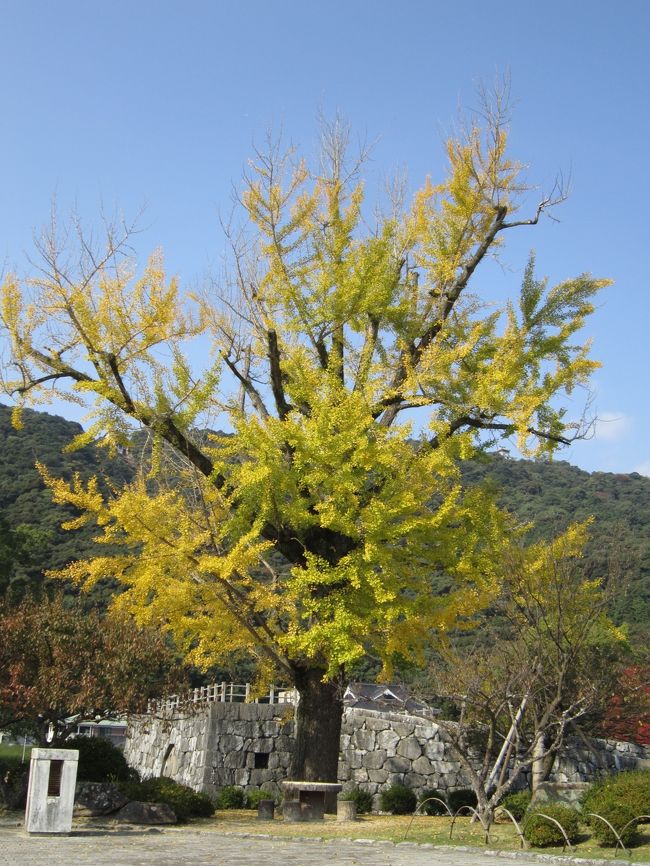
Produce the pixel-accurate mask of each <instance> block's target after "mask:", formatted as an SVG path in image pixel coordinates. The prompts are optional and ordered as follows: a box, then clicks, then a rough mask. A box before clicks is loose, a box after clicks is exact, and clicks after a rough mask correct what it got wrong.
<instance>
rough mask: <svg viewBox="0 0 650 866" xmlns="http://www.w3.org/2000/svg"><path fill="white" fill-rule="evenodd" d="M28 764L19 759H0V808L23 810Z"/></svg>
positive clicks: (25, 797) (25, 798)
mask: <svg viewBox="0 0 650 866" xmlns="http://www.w3.org/2000/svg"><path fill="white" fill-rule="evenodd" d="M28 777H29V763H25V764H23V763H22V761H21V759H20V758H19V757H6V758H0V808H4V809H24V808H25V803H26V800H27V779H28Z"/></svg>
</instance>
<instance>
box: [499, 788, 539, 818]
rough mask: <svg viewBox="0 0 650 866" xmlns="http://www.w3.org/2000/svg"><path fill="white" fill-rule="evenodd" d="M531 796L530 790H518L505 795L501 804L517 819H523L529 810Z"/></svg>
mask: <svg viewBox="0 0 650 866" xmlns="http://www.w3.org/2000/svg"><path fill="white" fill-rule="evenodd" d="M531 798H532V794H531V793H530V791H516V792H515V793H514V794H508V796H507V797H504V798H503V800H502V801H501V803H500V804H499V805H501V806H503V807H504V808H506V809H507V810H508V811H509V812H510V813H511V815H512V817H513V818H514V819H515V821H521V820H522V818H523V817H524V815H525V814H526V812H527V811H528V807H529V806H530V801H531Z"/></svg>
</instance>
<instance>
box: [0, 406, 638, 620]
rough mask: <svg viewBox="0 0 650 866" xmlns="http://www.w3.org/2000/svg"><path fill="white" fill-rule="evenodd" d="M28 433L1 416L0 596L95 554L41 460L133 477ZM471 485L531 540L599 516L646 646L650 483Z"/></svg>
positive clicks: (476, 465) (489, 475) (488, 465)
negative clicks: (52, 490)
mask: <svg viewBox="0 0 650 866" xmlns="http://www.w3.org/2000/svg"><path fill="white" fill-rule="evenodd" d="M24 422H25V426H24V429H22V430H15V429H14V428H13V427H12V426H11V410H10V409H9V408H7V407H6V406H0V437H1V441H2V444H3V447H2V449H0V588H2V587H3V586H6V584H7V583H8V582H9V579H10V578H11V580H12V582H13V583H14V584H15V585H16V586H18V585H19V584H23V585H26V584H31V585H33V586H37V585H40V584H41V582H42V576H41V575H42V571H43V569H46V568H58V567H60V566H62V565H64V564H65V563H66V562H68V561H70V560H71V559H75V558H79V557H81V556H84V555H86V554H87V553H88V552H89V551H90V549H91V548H92V536H93V531H92V529H82V530H78V531H75V532H66V531H64V530H62V529H61V528H60V524H61V521H62V520H65V519H67V518H68V517H70V516H71V512H70V511H69V510H66V509H63V508H61V507H60V506H55V505H54V504H53V503H52V501H51V498H50V495H49V492H48V491H47V490H46V489H45V486H44V485H43V482H42V481H41V478H40V476H39V474H38V472H37V471H36V469H35V468H34V463H35V461H36V460H39V461H41V462H42V463H44V464H45V465H46V466H48V468H49V469H50V470H51V472H52V474H54V475H61V476H63V477H70V476H71V475H72V474H73V473H74V472H79V473H80V474H81V475H82V477H86V478H87V477H88V476H89V475H93V474H94V475H99V476H100V477H104V478H106V479H109V480H113V481H115V482H116V483H118V484H119V483H121V482H123V481H124V480H127V479H128V478H130V477H131V476H132V474H133V466H132V463H131V461H130V460H129V459H128V458H125V457H117V458H115V459H110V458H109V457H108V456H107V454H106V452H105V451H104V450H103V449H98V448H93V447H90V446H89V447H86V448H83V449H82V450H80V451H75V452H72V453H64V452H63V449H64V447H65V446H66V445H67V444H68V443H69V442H70V440H71V439H72V438H73V437H74V436H75V435H77V434H78V433H79V431H80V427H79V425H78V424H75V423H73V422H70V421H66V420H65V419H63V418H60V417H58V416H55V415H49V414H47V413H44V412H33V411H26V412H25V415H24ZM464 474H465V477H466V479H467V482H468V483H472V484H474V483H485V484H489V485H491V486H492V487H493V488H494V490H495V491H497V493H498V496H499V499H500V502H501V504H502V505H504V506H505V507H506V508H508V509H510V510H511V511H513V512H514V513H515V514H516V515H517V516H518V517H519V518H520V519H521V521H522V522H531V523H533V524H534V525H533V528H532V529H531V536H533V537H538V536H540V535H550V534H552V533H553V532H557V531H559V530H560V529H561V528H563V527H564V526H566V524H567V523H568V522H570V521H572V520H582V519H584V518H586V517H588V516H589V515H593V516H594V524H593V530H592V539H591V542H590V545H589V548H588V550H587V554H586V556H587V563H588V567H589V570H590V571H591V572H592V573H593V574H594V575H596V574H598V575H603V574H607V573H608V572H611V573H612V574H614V575H616V573H618V572H622V574H623V578H624V579H623V581H622V585H621V588H620V590H619V591H618V592H617V596H616V600H615V602H614V609H613V614H614V616H615V618H616V619H617V620H618V621H627V622H629V623H630V625H631V626H632V628H633V631H634V632H636V634H637V635H638V636H639V637H641V636H643V637H647V635H648V634H649V633H650V479H648V478H645V477H643V476H641V475H638V474H636V473H631V474H617V475H615V474H611V473H603V472H595V473H592V474H590V473H588V472H583V471H582V470H580V469H577V468H576V467H574V466H570V465H569V464H568V463H565V462H562V461H558V462H556V463H539V462H531V461H527V460H511V459H508V458H506V457H493V458H489V459H488V458H486V459H485V460H484V461H482V462H476V461H472V462H471V463H469V464H467V465H466V466H465V467H464Z"/></svg>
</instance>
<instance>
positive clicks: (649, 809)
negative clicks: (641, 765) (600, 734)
mask: <svg viewBox="0 0 650 866" xmlns="http://www.w3.org/2000/svg"><path fill="white" fill-rule="evenodd" d="M611 801H616V802H618V803H621V804H624V805H625V806H627V807H628V808H629V809H631V811H632V812H633V813H634V817H639V816H640V815H650V770H630V771H628V772H625V773H615V774H613V775H611V776H605V777H604V778H602V779H600V780H599V781H598V782H595V783H594V784H593V785H592V786H591V787H590V788H589V789H588V790H587V793H586V794H585V795H584V797H583V798H582V808H583V810H584V811H585V812H597V813H599V814H600V812H601V810H602V809H603V808H606V807H607V806H608V805H609V803H610V802H611ZM590 823H591V822H590ZM598 823H602V822H598ZM640 823H645V822H640Z"/></svg>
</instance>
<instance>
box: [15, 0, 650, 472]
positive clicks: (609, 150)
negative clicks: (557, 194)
mask: <svg viewBox="0 0 650 866" xmlns="http://www.w3.org/2000/svg"><path fill="white" fill-rule="evenodd" d="M0 14H1V18H0V25H1V26H0V32H1V33H2V36H3V39H2V42H3V48H2V61H1V62H2V67H3V69H2V75H1V76H0V105H1V106H2V115H1V116H2V134H1V136H0V190H1V197H0V263H2V265H3V267H4V269H5V270H6V269H12V270H13V269H15V270H17V271H18V272H19V273H22V272H24V271H25V269H26V265H25V253H27V252H29V250H30V246H31V238H32V233H33V230H34V229H35V228H38V227H39V226H41V225H43V224H44V223H45V221H46V220H47V217H48V214H49V211H50V206H51V202H52V198H53V196H56V199H57V207H58V209H59V211H60V212H62V213H65V212H66V211H67V210H69V209H70V207H72V206H73V205H74V206H75V207H76V208H77V209H78V211H79V212H80V213H81V214H82V216H84V217H85V218H86V219H87V220H88V221H89V222H90V223H92V222H93V221H95V219H96V214H97V213H98V211H99V208H100V206H101V205H102V204H103V206H104V208H105V209H106V210H108V211H111V210H113V209H118V210H119V211H121V212H123V213H124V214H125V215H127V216H132V215H134V214H135V213H137V212H138V211H139V210H140V209H141V208H142V207H143V206H145V208H146V210H145V213H144V216H143V217H142V219H141V226H142V228H143V230H142V232H141V233H140V234H139V235H138V236H137V240H136V246H137V250H138V253H139V254H140V255H141V256H142V258H144V257H146V255H147V254H148V253H149V252H150V251H151V250H152V249H154V248H155V247H158V246H162V247H163V249H164V251H165V256H166V260H167V263H168V266H169V268H170V269H171V270H172V271H174V272H176V273H178V274H179V275H180V277H181V279H182V280H183V282H185V283H186V284H197V283H199V282H200V281H201V280H202V279H204V278H205V275H206V274H208V273H209V272H210V271H213V272H214V271H215V270H216V268H217V266H218V263H219V260H220V257H221V255H222V253H223V250H224V243H223V239H222V237H221V236H220V231H219V222H218V215H219V212H220V211H221V212H222V213H223V212H227V211H228V208H229V201H230V196H231V190H232V186H233V184H235V185H237V183H238V180H239V178H240V176H241V172H242V168H243V166H244V165H245V162H246V159H247V158H248V157H249V156H250V155H251V152H252V147H253V143H254V141H260V140H261V139H262V138H263V137H264V134H265V131H266V129H267V128H268V127H269V125H273V126H274V127H275V128H276V129H277V128H279V127H280V126H282V128H283V130H284V133H285V135H286V136H287V137H288V138H290V139H291V140H292V141H293V142H295V143H296V144H297V145H299V146H300V147H301V148H304V149H305V150H313V149H314V147H315V142H316V139H317V131H318V114H319V111H322V112H324V113H325V114H326V115H330V116H331V115H333V114H334V112H336V111H340V112H341V113H342V115H343V116H344V117H345V118H346V119H347V120H348V121H349V122H350V124H351V126H352V128H353V131H354V133H355V135H358V136H359V137H360V138H364V139H366V140H368V141H374V142H375V144H374V147H373V149H372V157H371V163H370V165H369V171H370V184H371V185H372V184H373V183H376V184H377V185H378V184H380V183H381V180H382V178H383V177H384V175H386V174H390V173H391V172H392V171H393V170H394V169H395V168H396V167H402V168H405V169H406V170H407V171H408V175H409V178H410V183H411V185H412V186H413V188H415V187H417V186H418V185H419V184H420V183H421V181H422V180H423V179H424V177H425V176H426V175H427V174H428V173H430V174H431V175H432V176H433V178H434V179H435V178H436V177H440V176H441V174H442V172H443V170H444V164H445V160H444V153H443V147H442V142H443V139H444V137H445V134H446V133H447V132H449V131H450V130H451V129H452V127H453V124H454V122H455V121H456V120H457V118H458V112H459V109H461V108H463V109H471V108H472V107H474V106H476V105H477V102H478V101H477V98H476V88H477V86H478V85H479V84H480V83H481V82H482V83H484V84H487V85H489V84H491V83H492V82H493V81H494V80H495V77H496V76H499V75H502V74H504V73H507V74H509V76H510V79H511V92H512V103H513V120H512V128H511V148H512V154H513V156H515V157H517V158H518V159H520V160H522V161H523V162H525V163H526V164H527V165H528V166H529V168H528V170H527V178H528V180H529V183H530V184H531V185H532V186H535V187H537V189H536V190H534V191H533V192H531V194H530V198H529V207H530V209H531V213H532V212H534V206H535V203H536V200H537V198H538V197H539V195H540V193H541V192H543V191H544V190H547V189H549V188H550V187H551V185H552V183H553V180H554V178H555V177H556V175H557V174H558V172H562V173H563V174H564V175H565V176H569V175H570V178H571V195H570V198H569V200H568V201H567V202H566V203H565V204H564V205H563V206H562V207H561V208H560V209H559V210H558V211H557V213H556V216H557V217H558V218H559V219H560V222H559V223H554V222H551V221H549V220H546V221H544V222H543V224H540V226H538V227H537V228H536V229H532V230H528V229H520V230H518V233H517V234H516V235H515V232H511V233H510V238H509V242H508V243H509V245H508V247H507V249H506V251H505V253H504V256H503V262H504V263H505V265H506V267H505V268H504V269H503V270H499V269H495V268H491V269H488V271H487V272H486V274H485V275H484V278H483V281H482V283H481V287H482V288H483V289H484V290H485V294H486V295H488V296H492V297H499V296H502V295H503V294H504V293H506V292H513V291H515V290H516V288H517V287H518V285H519V282H520V278H521V272H522V269H523V266H524V264H525V261H526V258H527V255H528V251H529V250H530V249H532V248H534V249H535V250H536V252H537V262H538V272H539V273H540V274H547V275H548V276H549V277H550V278H551V280H556V281H558V280H560V279H563V278H565V277H570V276H574V275H576V274H578V273H582V272H584V271H591V272H592V273H593V274H595V275H597V276H602V277H609V278H612V279H613V280H614V281H615V284H614V286H613V287H612V288H610V289H607V290H606V291H605V293H604V295H603V296H602V299H601V302H600V304H599V308H598V310H597V312H596V314H595V316H594V317H593V320H592V321H590V323H589V325H588V327H587V329H586V333H585V336H589V337H591V338H593V345H594V355H595V356H596V357H597V358H598V359H600V360H601V361H602V363H603V367H602V369H601V370H600V371H598V373H597V374H596V376H595V378H594V395H593V408H594V409H595V410H596V411H597V413H598V415H599V416H600V417H601V418H602V419H603V421H602V422H601V423H600V424H599V425H598V428H597V434H596V437H595V438H594V439H592V440H591V441H588V442H583V443H579V444H576V445H574V446H572V448H570V449H568V450H566V451H564V452H562V454H560V455H558V456H559V459H567V460H569V461H570V462H572V463H575V464H577V465H579V466H581V467H583V468H585V469H588V470H602V471H614V472H629V471H634V470H635V471H639V472H643V473H644V474H648V475H650V435H648V431H649V430H650V401H648V399H647V398H648V380H649V378H650V334H648V326H649V324H650V315H649V313H650V301H649V292H648V282H649V279H648V265H647V261H646V258H647V256H646V250H647V248H648V242H647V236H648V222H647V204H648V201H649V200H650V195H649V193H650V181H649V179H648V177H649V172H648V169H647V164H646V163H647V158H648V157H647V153H648V139H649V132H650V112H649V109H648V94H649V93H650V64H649V63H648V60H647V45H648V43H649V41H650V3H647V2H645V0H622V2H618V3H616V4H613V3H605V2H599V0H572V2H566V0H563V2H557V0H545V2H544V3H535V2H527V0H518V2H510V0H501V2H499V3H497V4H494V3H492V4H487V3H485V2H479V0H458V2H456V3H453V4H452V3H441V2H437V0H402V2H399V3H398V2H384V0H357V2H354V0H348V2H347V3H345V2H340V0H326V2H319V3H316V2H307V0H303V2H296V0H276V2H274V3H271V2H260V0H239V2H235V0H231V2H229V3H226V2H221V0H212V2H208V0H185V2H182V3H181V2H170V0H157V2H153V0H131V2H128V3H127V2H123V0H110V2H106V0H102V2H96V0H83V2H82V0H57V2H46V0H40V2H35V0H0ZM583 398H584V395H582V394H578V395H576V396H575V400H574V404H573V405H572V406H571V408H570V411H571V412H574V413H575V414H578V413H579V411H580V409H581V406H582V402H583Z"/></svg>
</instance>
